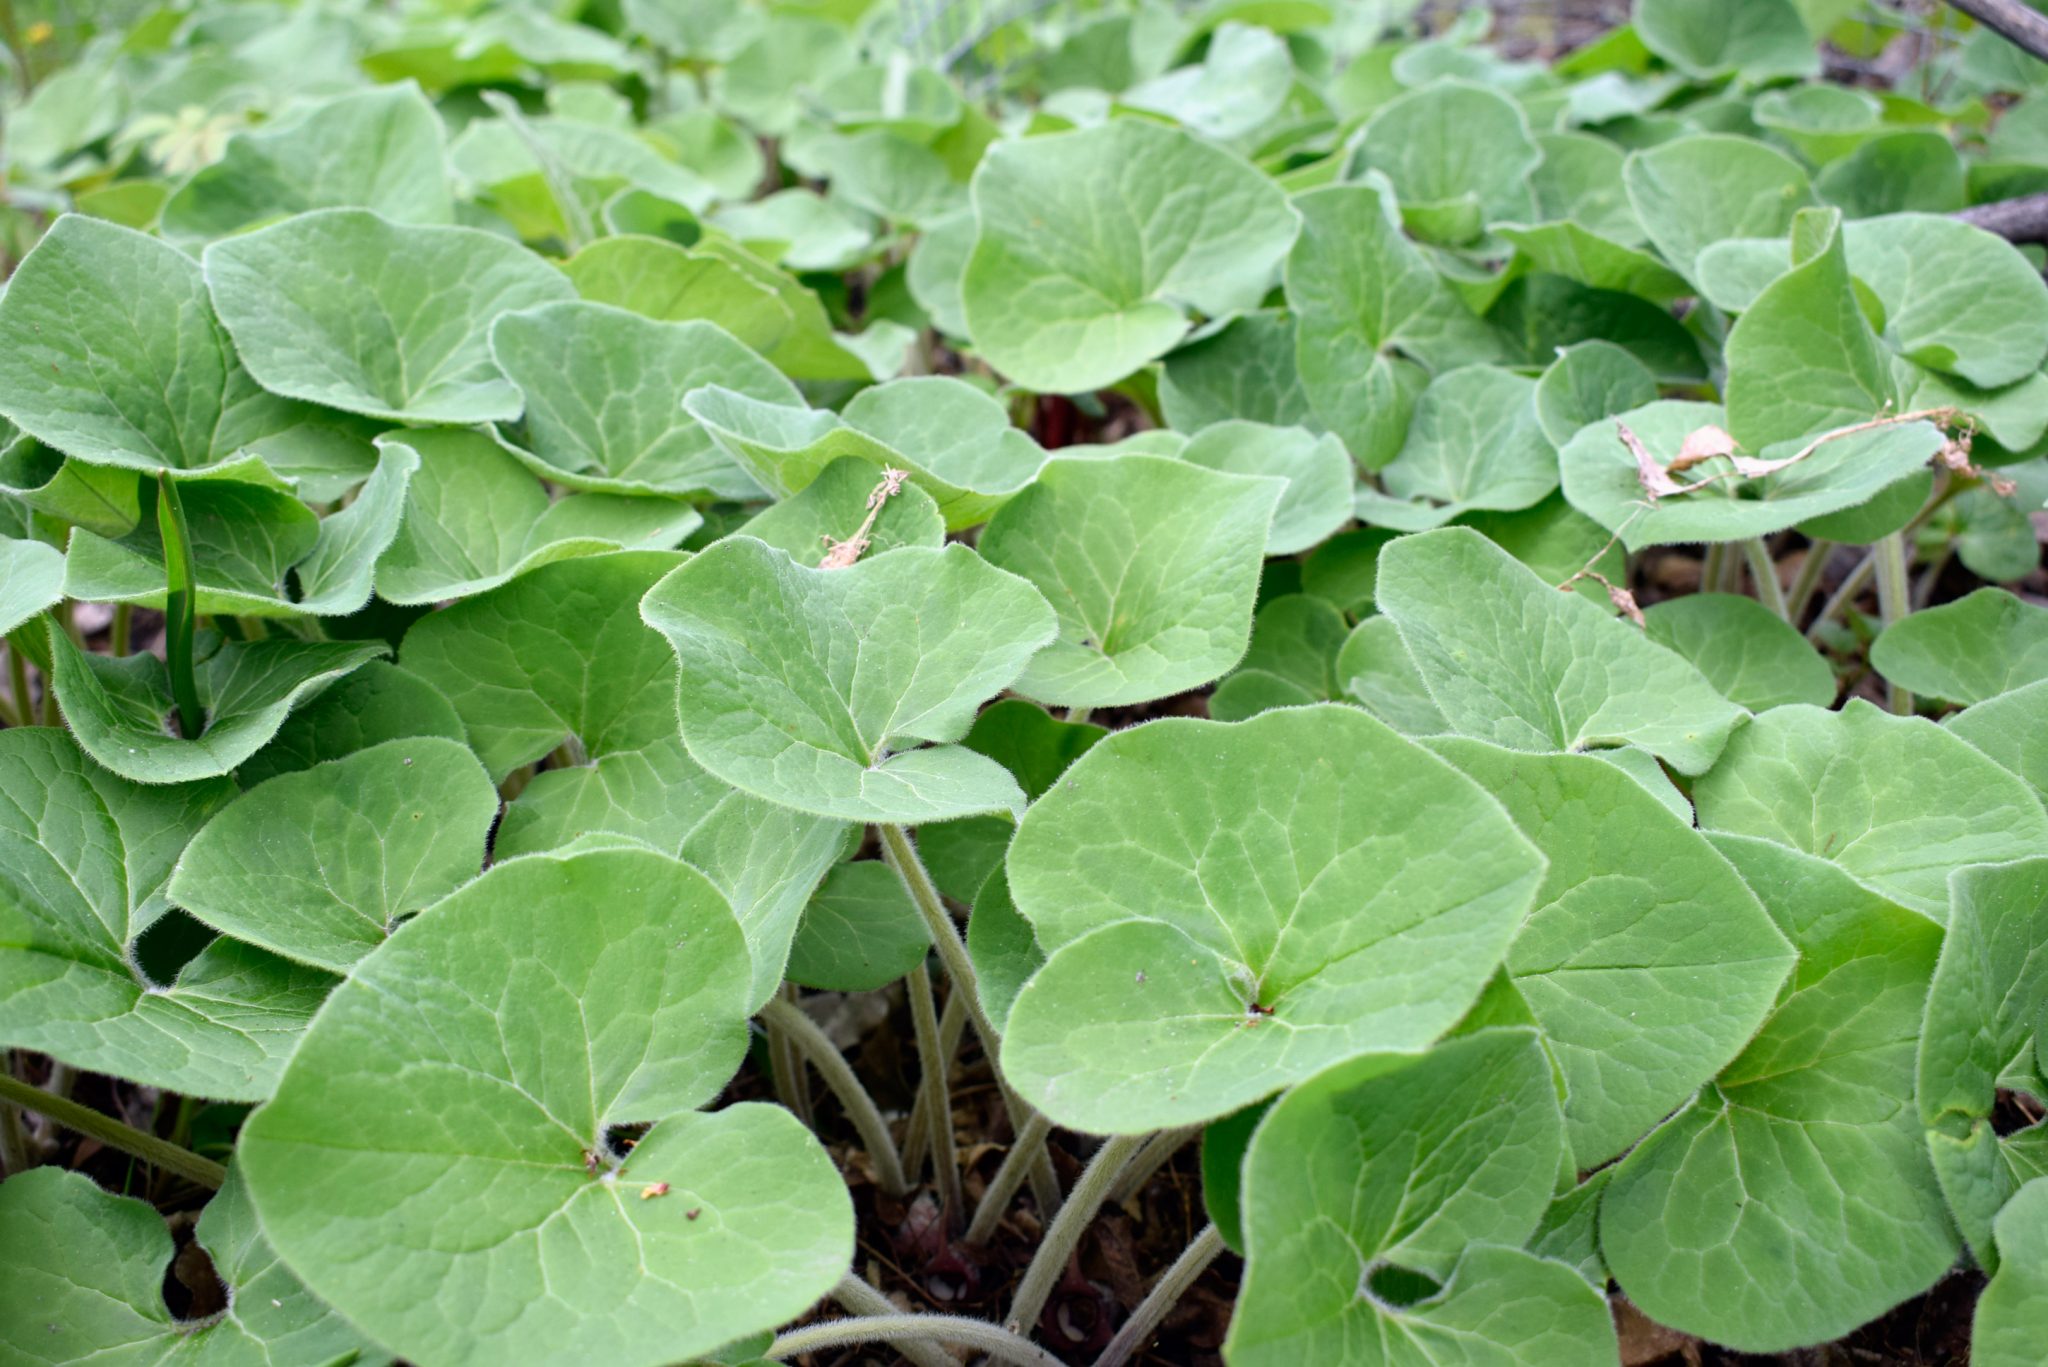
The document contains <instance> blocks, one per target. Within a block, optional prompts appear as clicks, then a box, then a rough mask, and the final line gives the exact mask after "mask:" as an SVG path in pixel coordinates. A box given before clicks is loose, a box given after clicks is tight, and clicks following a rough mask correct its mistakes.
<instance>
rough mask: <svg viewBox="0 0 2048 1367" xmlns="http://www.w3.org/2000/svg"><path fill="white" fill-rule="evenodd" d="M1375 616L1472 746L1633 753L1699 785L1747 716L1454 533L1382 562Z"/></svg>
mask: <svg viewBox="0 0 2048 1367" xmlns="http://www.w3.org/2000/svg"><path fill="white" fill-rule="evenodd" d="M1379 602H1380V610H1381V611H1383V612H1384V613H1386V615H1387V616H1388V617H1389V618H1391V619H1392V620H1393V622H1394V624H1395V625H1396V626H1397V627H1398V628H1399V629H1400V632H1401V637H1402V639H1403V640H1404V641H1405V642H1406V643H1407V646H1408V650H1409V653H1410V654H1411V655H1412V656H1413V657H1414V660H1415V666H1416V668H1417V669H1418V670H1419V671H1420V672H1421V675H1422V678H1423V680H1424V682H1425V684H1426V685H1427V687H1428V689H1429V693H1430V695H1431V696H1432V697H1433V698H1434V699H1435V701H1436V704H1437V706H1438V708H1440V709H1441V710H1442V712H1443V715H1444V719H1445V720H1446V721H1448V722H1449V723H1450V726H1451V729H1452V730H1455V731H1458V732H1460V733H1461V734H1464V735H1468V736H1475V737H1477V738H1479V739H1480V740H1490V741H1493V742H1494V743H1495V744H1497V745H1506V746H1508V747H1510V748H1512V749H1516V750H1535V751H1545V750H1584V749H1588V748H1593V747H1608V746H1616V745H1639V746H1641V747H1642V748H1643V749H1645V750H1648V751H1649V752H1650V753H1651V754H1653V755H1656V756H1657V757H1658V758H1660V759H1662V760H1664V761H1665V762H1666V763H1668V764H1670V765H1671V766H1672V767H1673V768H1674V769H1677V770H1678V771H1679V772H1680V773H1686V774H1697V773H1702V772H1704V771H1705V770H1706V769H1707V768H1708V766H1709V765H1711V764H1713V762H1714V757H1715V756H1716V755H1718V754H1720V753H1721V747H1722V746H1724V745H1725V744H1727V742H1728V736H1729V734H1730V732H1732V731H1734V729H1735V727H1736V726H1737V724H1738V723H1740V722H1741V720H1742V719H1743V717H1745V716H1746V715H1747V714H1746V713H1745V712H1744V711H1743V710H1742V709H1741V708H1739V707H1737V706H1735V705H1734V704H1733V703H1731V702H1729V701H1728V700H1727V699H1726V698H1723V697H1722V696H1721V695H1720V694H1719V693H1717V692H1715V691H1714V688H1713V686H1712V685H1711V684H1709V683H1708V682H1707V681H1706V679H1705V678H1703V677H1702V676H1701V675H1700V673H1699V671H1698V670H1696V669H1694V668H1693V667H1692V666H1691V665H1689V664H1687V663H1686V662H1685V661H1684V660H1682V659H1680V658H1679V657H1678V656H1676V655H1674V654H1672V653H1671V652H1670V651H1668V650H1666V649H1664V648H1663V647H1662V646H1659V645H1655V644H1653V643H1651V642H1649V641H1646V640H1644V639H1643V636H1642V634H1641V633H1640V632H1639V631H1637V630H1636V629H1635V628H1634V627H1631V626H1630V625H1629V624H1628V623H1626V622H1623V621H1621V620H1620V619H1619V618H1615V617H1611V616H1609V615H1608V614H1606V613H1604V612H1602V611H1601V610H1600V609H1599V608H1597V607H1595V606H1594V605H1593V604H1591V603H1589V602H1587V601H1586V600H1585V599H1583V598H1580V597H1578V596H1576V595H1573V594H1564V593H1559V592H1558V591H1557V590H1556V589H1555V588H1553V587H1552V586H1551V585H1549V584H1547V583H1545V582H1544V581H1543V580H1541V579H1539V578H1537V577H1536V575H1535V574H1534V573H1532V572H1531V571H1530V570H1528V569H1527V568H1525V567H1523V566H1522V565H1520V564H1518V563H1516V561H1515V560H1514V559H1513V558H1512V557H1510V556H1509V555H1508V554H1507V553H1506V552H1505V551H1502V550H1501V549H1500V548H1499V547H1497V546H1495V545H1494V544H1493V543H1492V542H1490V541H1488V540H1486V538H1484V537H1482V536H1480V535H1479V534H1478V533H1477V532H1474V531H1470V530H1468V529H1466V528H1462V527H1446V528H1444V529H1442V530H1440V531H1434V532H1425V533H1423V534H1421V535H1419V536H1409V537H1403V538H1401V539H1400V540H1398V541H1396V542H1394V543H1393V544H1392V545H1390V546H1388V547H1387V548H1386V550H1384V551H1382V552H1381V553H1380V579H1379ZM1596 662H1597V663H1596Z"/></svg>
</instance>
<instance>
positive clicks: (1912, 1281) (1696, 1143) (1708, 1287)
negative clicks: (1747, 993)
mask: <svg viewBox="0 0 2048 1367" xmlns="http://www.w3.org/2000/svg"><path fill="white" fill-rule="evenodd" d="M1714 843H1715V845H1716V847H1717V848H1718V849H1720V850H1721V851H1722V852H1723V853H1724V854H1726V855H1727V856H1728V857H1729V858H1730V859H1732V860H1733V861H1734V862H1735V865H1736V867H1737V868H1738V869H1740V870H1741V871H1742V874H1743V876H1744V878H1745V879H1747V880H1748V882H1749V884H1750V886H1751V887H1752V888H1754V889H1755V890H1756V892H1757V894H1758V896H1759V897H1761V898H1762V900H1763V903H1764V905H1765V907H1766V908H1768V909H1769V911H1770V913H1771V915H1772V917H1773V918H1774V919H1775V920H1776V921H1777V922H1778V925H1779V928H1780V929H1782V930H1783V931H1784V932H1785V934H1786V935H1787V936H1788V937H1790V939H1791V940H1792V942H1793V943H1794V944H1795V945H1797V946H1798V948H1799V966H1798V968H1797V970H1796V971H1795V972H1794V974H1793V977H1792V982H1791V984H1790V990H1789V991H1788V992H1787V993H1786V995H1785V997H1784V999H1783V1000H1782V1001H1781V1002H1780V1003H1779V1004H1778V1007H1777V1010H1776V1011H1775V1012H1774V1013H1773V1014H1772V1016H1771V1018H1770V1020H1768V1021H1767V1022H1765V1024H1764V1027H1763V1029H1762V1031H1761V1032H1759V1033H1758V1035H1757V1037H1756V1039H1755V1040H1753V1041H1751V1043H1750V1045H1749V1047H1748V1048H1746V1049H1745V1050H1743V1052H1742V1056H1741V1057H1740V1058H1738V1059H1736V1060H1735V1061H1734V1062H1733V1063H1731V1064H1730V1065H1729V1066H1728V1067H1727V1068H1726V1069H1724V1070H1723V1071H1722V1073H1721V1076H1720V1077H1719V1078H1718V1079H1717V1080H1716V1081H1715V1083H1714V1084H1713V1085H1712V1086H1710V1087H1708V1088H1706V1089H1705V1090H1704V1091H1702V1092H1701V1094H1700V1096H1699V1097H1698V1099H1697V1100H1695V1101H1694V1102H1693V1103H1692V1104H1691V1105H1689V1106H1687V1107H1686V1108H1685V1109H1683V1110H1681V1111H1680V1112H1679V1113H1678V1114H1677V1115H1675V1116H1673V1117H1672V1118H1671V1119H1670V1120H1669V1121H1667V1122H1666V1123H1665V1124H1664V1125H1663V1126H1662V1127H1661V1128H1659V1129H1658V1130H1657V1132H1656V1133H1655V1134H1653V1135H1651V1136H1650V1137H1649V1138H1648V1139H1646V1140H1644V1141H1643V1142H1642V1143H1641V1144H1640V1145H1638V1146H1637V1147H1636V1149H1635V1151H1634V1152H1633V1153H1631V1154H1630V1155H1629V1156H1628V1157H1627V1158H1625V1159H1623V1160H1622V1162H1621V1164H1620V1165H1619V1166H1618V1167H1617V1169H1616V1170H1615V1174H1614V1177H1613V1178H1612V1179H1611V1180H1610V1181H1609V1182H1608V1184H1607V1191H1606V1194H1605V1196H1603V1197H1602V1199H1601V1204H1600V1244H1601V1249H1602V1251H1603V1252H1604V1253H1605V1255H1606V1259H1607V1265H1608V1267H1609V1268H1611V1269H1612V1270H1613V1272H1614V1275H1615V1278H1616V1279H1617V1280H1618V1281H1619V1282H1620V1283H1621V1287H1622V1289H1623V1290H1624V1291H1626V1292H1627V1293H1628V1296H1629V1299H1631V1300H1632V1301H1634V1302H1635V1303H1636V1304H1637V1305H1639V1306H1641V1307H1642V1309H1643V1311H1644V1313H1646V1314H1648V1315H1649V1316H1650V1317H1651V1318H1653V1319H1654V1320H1656V1321H1657V1322H1658V1323H1661V1324H1668V1325H1671V1326H1673V1327H1675V1328H1679V1329H1683V1330H1686V1331H1688V1332H1690V1333H1695V1334H1701V1335H1705V1336H1707V1337H1710V1338H1711V1339H1713V1341H1714V1342H1716V1343H1725V1344H1728V1345H1730V1346H1732V1347H1736V1348H1740V1349H1743V1350H1745V1351H1750V1352H1760V1353H1771V1352H1778V1351H1781V1350H1783V1349H1786V1348H1791V1347H1794V1346H1796V1345H1799V1344H1805V1343H1819V1342H1824V1341H1826V1340H1828V1339H1832V1338H1835V1337H1837V1336H1839V1335H1841V1334H1844V1333H1847V1332H1848V1331H1849V1330H1850V1329H1852V1328H1854V1327H1855V1326H1857V1325H1859V1324H1861V1323H1863V1322H1864V1321H1865V1320H1868V1319H1872V1318H1875V1317H1876V1316H1878V1315H1880V1314H1882V1313H1884V1311H1886V1310H1887V1309H1889V1308H1890V1307H1891V1306H1893V1305H1895V1304H1897V1303H1898V1302H1899V1301H1901V1300H1904V1299H1905V1298H1906V1297H1908V1296H1912V1295H1914V1294H1916V1293H1918V1292H1920V1291H1922V1290H1924V1289H1925V1288H1926V1287H1928V1286H1930V1285H1932V1284H1933V1283H1934V1281H1935V1280H1936V1279H1938V1278H1939V1277H1941V1276H1942V1274H1944V1273H1945V1272H1947V1271H1948V1269H1949V1267H1950V1265H1951V1264H1952V1263H1953V1262H1954V1260H1955V1254H1956V1242H1955V1235H1954V1233H1953V1232H1952V1231H1951V1229H1950V1228H1949V1225H1948V1222H1947V1220H1946V1219H1945V1218H1944V1217H1943V1214H1942V1210H1941V1193H1940V1191H1939V1190H1938V1189H1937V1187H1936V1186H1935V1182H1934V1173H1933V1171H1932V1169H1931V1168H1930V1167H1929V1166H1928V1163H1927V1156H1926V1150H1925V1148H1924V1146H1923V1144H1922V1142H1921V1140H1920V1137H1919V1135H1918V1133H1917V1129H1918V1126H1917V1125H1916V1124H1915V1121H1914V1115H1913V1109H1912V1105H1911V1099H1912V1095H1913V1041H1914V1038H1915V1036H1916V1035H1917V1034H1918V1033H1919V1028H1920V1010H1921V1003H1922V1002H1923V1001H1924V1000H1925V998H1926V994H1927V981H1928V976H1929V974H1930V973H1931V972H1932V971H1933V966H1934V957H1935V953H1936V950H1937V948H1938V947H1939V945H1940V941H1941V934H1940V931H1939V929H1938V928H1937V927H1935V926H1934V925H1932V924H1930V923H1928V922H1927V921H1925V920H1923V919H1922V918H1920V917H1918V916H1916V915H1914V914H1913V913H1912V912H1909V911H1907V910H1905V909H1904V908H1902V907H1899V906H1897V905H1894V904H1893V903H1891V902H1889V901H1887V900H1885V899H1884V898H1883V897H1881V896H1879V895H1877V894H1875V893H1873V892H1871V891H1869V890H1868V889H1866V888H1862V887H1859V886H1858V885H1857V884H1856V883H1855V882H1854V881H1853V880H1851V879H1850V878H1849V877H1848V876H1847V875H1846V874H1844V873H1842V872H1841V871H1840V870H1839V869H1836V868H1832V867H1830V866H1829V865H1828V864H1827V863H1825V862H1824V861H1822V860H1819V859H1815V858H1812V857H1810V856H1807V855H1802V854H1799V853H1797V852H1795V851H1793V850H1789V849H1786V848H1785V847H1784V846H1782V845H1777V844H1772V843H1770V842H1768V841H1764V840H1757V839H1749V838H1745V837H1740V836H1717V837H1715V838H1714ZM1880 1230H1882V1231H1883V1233H1882V1235H1880V1234H1878V1233H1877V1231H1880Z"/></svg>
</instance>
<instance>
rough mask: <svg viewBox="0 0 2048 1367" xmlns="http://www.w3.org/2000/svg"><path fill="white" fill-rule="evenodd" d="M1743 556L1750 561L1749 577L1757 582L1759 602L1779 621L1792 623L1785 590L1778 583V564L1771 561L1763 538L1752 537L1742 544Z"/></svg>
mask: <svg viewBox="0 0 2048 1367" xmlns="http://www.w3.org/2000/svg"><path fill="white" fill-rule="evenodd" d="M1742 554H1743V556H1744V557H1745V558H1747V559H1748V561H1749V577H1750V578H1751V579H1752V580H1754V581H1755V582H1756V596H1757V601H1759V602H1761V603H1762V604H1763V605H1764V606H1765V607H1767V608H1769V609H1770V610H1771V611H1772V612H1773V613H1775V614H1777V617H1778V620H1779V621H1781V622H1789V621H1791V620H1792V612H1791V609H1790V608H1789V607H1787V606H1786V603H1785V588H1784V586H1783V585H1782V584H1780V583H1779V582H1778V562H1777V561H1775V560H1773V559H1771V552H1770V549H1769V548H1768V547H1766V546H1765V545H1764V543H1763V540H1762V539H1761V538H1759V537H1754V536H1752V537H1750V538H1749V539H1748V540H1746V541H1744V542H1743V543H1742Z"/></svg>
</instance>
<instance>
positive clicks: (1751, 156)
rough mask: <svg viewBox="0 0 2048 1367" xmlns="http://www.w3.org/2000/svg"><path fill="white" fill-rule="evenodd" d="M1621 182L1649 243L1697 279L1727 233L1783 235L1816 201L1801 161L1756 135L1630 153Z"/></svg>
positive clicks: (1711, 137)
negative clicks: (1704, 257) (1708, 252)
mask: <svg viewBox="0 0 2048 1367" xmlns="http://www.w3.org/2000/svg"><path fill="white" fill-rule="evenodd" d="M1683 3H1695V0H1683ZM1709 3H1711V0H1709ZM1766 3H1769V4H1777V3H1782V0H1766ZM1622 179H1623V182H1624V183H1625V184H1626V185H1627V187H1628V200H1629V203H1630V204H1631V205H1633V206H1634V208H1635V211H1636V214H1637V216H1638V217H1640V218H1641V219H1642V223H1643V228H1644V230H1645V231H1647V232H1648V233H1649V235H1650V241H1652V242H1654V243H1655V244H1656V246H1657V250H1658V251H1659V252H1661V253H1663V255H1664V259H1665V260H1666V261H1669V262H1670V263H1671V264H1672V266H1673V267H1675V268H1676V269H1677V270H1678V272H1679V273H1680V274H1682V275H1685V276H1688V277H1690V278H1691V279H1693V280H1694V281H1697V280H1698V279H1699V278H1700V273H1699V256H1700V253H1701V252H1702V251H1704V250H1705V249H1706V248H1707V247H1709V246H1711V245H1712V244H1714V243H1716V242H1720V241H1722V240H1724V239H1726V238H1731V237H1783V236H1784V235H1785V234H1786V233H1787V232H1789V231H1791V228H1792V218H1793V215H1794V214H1796V213H1798V212H1799V210H1801V209H1803V208H1805V207H1807V206H1809V205H1811V204H1812V203H1813V189H1812V187H1811V186H1810V185H1809V184H1808V183H1807V179H1806V172H1805V171H1804V170H1802V169H1801V168H1800V165H1799V163H1798V162H1796V161H1794V160H1793V159H1792V158H1791V157H1788V156H1786V155H1785V154H1784V153H1783V152H1780V151H1779V150H1778V149H1776V148H1775V147H1771V146H1769V145H1767V144H1765V143H1761V142H1758V141H1756V140H1755V139H1754V138H1738V137H1731V136H1728V135H1726V134H1721V133H1706V134H1700V135H1697V136H1693V137H1683V138H1673V139H1672V140H1670V141H1669V142H1663V143H1659V144H1657V145H1656V146H1654V147H1648V148H1644V149H1643V150H1642V151H1639V152H1636V153H1634V154H1632V155H1631V156H1630V157H1629V159H1628V162H1627V164H1626V165H1625V166H1624V167H1623V169H1622Z"/></svg>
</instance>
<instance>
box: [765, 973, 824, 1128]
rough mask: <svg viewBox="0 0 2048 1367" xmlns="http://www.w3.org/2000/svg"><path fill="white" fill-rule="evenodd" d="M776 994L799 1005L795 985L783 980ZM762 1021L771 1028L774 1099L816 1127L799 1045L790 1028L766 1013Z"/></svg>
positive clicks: (770, 1054) (798, 1117)
mask: <svg viewBox="0 0 2048 1367" xmlns="http://www.w3.org/2000/svg"><path fill="white" fill-rule="evenodd" d="M775 995H776V996H777V997H779V998H780V999H781V1000H783V1001H786V1002H788V1003H789V1004H790V1005H791V1006H796V1005H797V999H796V988H795V987H794V986H793V985H792V984H790V983H784V984H782V986H780V987H778V988H776V989H775ZM762 1022H763V1023H764V1024H765V1025H767V1027H768V1061H769V1064H770V1066H772V1067H773V1068H774V1070H775V1099H776V1100H777V1101H780V1102H781V1103H782V1106H783V1109H784V1110H786V1111H788V1112H789V1113H790V1114H791V1115H793V1116H795V1117H796V1118H797V1119H798V1120H801V1121H803V1122H804V1125H805V1126H806V1127H807V1128H811V1129H815V1128H817V1126H816V1123H815V1120H814V1117H813V1116H812V1114H811V1089H810V1087H809V1086H808V1085H807V1084H808V1081H809V1079H808V1078H806V1076H805V1075H804V1071H803V1064H802V1063H801V1062H799V1061H798V1058H797V1052H796V1046H795V1045H793V1044H791V1043H790V1041H789V1031H787V1030H785V1029H784V1028H783V1027H782V1025H781V1024H780V1023H779V1022H778V1021H776V1020H773V1019H770V1018H769V1017H767V1016H766V1015H764V1016H763V1017H762Z"/></svg>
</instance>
